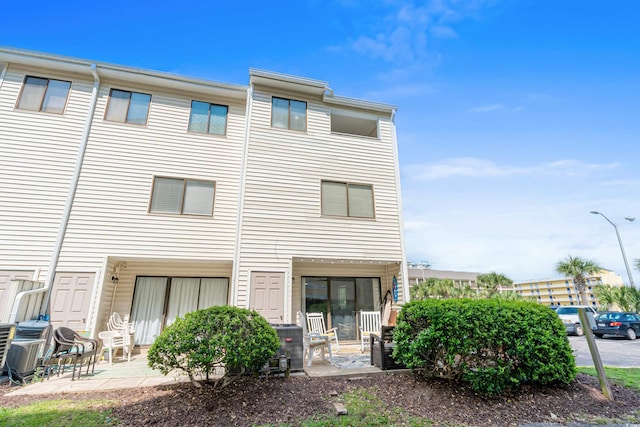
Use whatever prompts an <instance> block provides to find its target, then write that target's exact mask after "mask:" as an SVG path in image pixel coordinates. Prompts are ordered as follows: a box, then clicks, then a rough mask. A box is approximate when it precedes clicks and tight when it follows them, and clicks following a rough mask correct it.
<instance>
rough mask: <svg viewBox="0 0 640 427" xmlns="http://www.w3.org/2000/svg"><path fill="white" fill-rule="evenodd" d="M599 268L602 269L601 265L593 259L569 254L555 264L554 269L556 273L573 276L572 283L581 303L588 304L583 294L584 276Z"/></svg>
mask: <svg viewBox="0 0 640 427" xmlns="http://www.w3.org/2000/svg"><path fill="white" fill-rule="evenodd" d="M600 270H602V267H600V266H599V265H598V264H597V263H596V262H595V261H593V260H589V259H584V258H580V257H573V256H571V255H569V256H568V257H566V258H565V259H564V260H562V261H560V262H558V263H557V264H556V271H557V272H558V273H560V274H564V275H565V276H566V277H572V278H573V284H574V285H575V287H576V290H577V291H578V297H579V298H580V301H581V303H582V305H588V301H587V298H586V296H585V288H586V278H587V277H588V276H593V275H594V274H596V273H597V272H598V271H600Z"/></svg>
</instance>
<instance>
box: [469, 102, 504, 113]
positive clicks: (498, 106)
mask: <svg viewBox="0 0 640 427" xmlns="http://www.w3.org/2000/svg"><path fill="white" fill-rule="evenodd" d="M503 108H504V105H502V104H492V105H483V106H480V107H472V108H470V109H469V111H471V112H472V113H490V112H491V111H496V110H502V109H503Z"/></svg>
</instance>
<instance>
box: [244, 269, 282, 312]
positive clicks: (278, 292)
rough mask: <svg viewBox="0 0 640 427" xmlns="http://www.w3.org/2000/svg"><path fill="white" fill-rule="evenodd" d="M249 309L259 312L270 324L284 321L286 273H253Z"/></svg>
mask: <svg viewBox="0 0 640 427" xmlns="http://www.w3.org/2000/svg"><path fill="white" fill-rule="evenodd" d="M249 308H251V309H253V310H255V311H257V312H258V313H260V314H261V315H262V316H264V318H265V319H267V321H268V322H269V323H274V324H280V323H283V319H284V273H283V272H252V273H251V298H250V300H249Z"/></svg>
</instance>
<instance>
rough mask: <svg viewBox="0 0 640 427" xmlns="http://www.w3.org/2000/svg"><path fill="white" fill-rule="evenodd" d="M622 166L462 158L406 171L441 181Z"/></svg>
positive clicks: (411, 167) (577, 162) (581, 170)
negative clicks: (519, 163) (523, 163)
mask: <svg viewBox="0 0 640 427" xmlns="http://www.w3.org/2000/svg"><path fill="white" fill-rule="evenodd" d="M619 166H620V165H619V163H603V164H597V163H585V162H581V161H578V160H559V161H554V162H547V163H540V164H537V165H530V166H510V165H498V164H496V163H495V162H493V161H491V160H487V159H477V158H471V157H458V158H453V159H445V160H441V161H439V162H436V163H431V164H426V165H412V166H408V167H407V168H406V169H405V170H406V171H407V172H408V173H409V176H410V177H411V178H412V179H414V180H427V181H428V180H437V179H446V178H453V177H458V176H466V177H497V176H513V175H528V174H538V175H540V174H561V175H567V176H570V175H576V174H579V173H585V172H588V171H596V170H602V169H614V168H617V167H619Z"/></svg>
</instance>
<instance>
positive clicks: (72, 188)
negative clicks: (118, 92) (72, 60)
mask: <svg viewBox="0 0 640 427" xmlns="http://www.w3.org/2000/svg"><path fill="white" fill-rule="evenodd" d="M91 74H93V78H94V83H93V91H92V92H91V102H90V104H89V112H88V114H87V119H86V121H85V123H84V130H83V131H82V139H81V140H80V146H79V147H78V156H77V158H76V165H75V169H74V170H73V176H72V178H71V183H70V184H69V193H68V194H67V201H66V203H65V206H64V211H63V212H62V218H61V220H60V227H59V228H58V235H57V236H56V241H55V243H54V246H53V253H52V254H51V261H50V262H49V271H48V272H47V281H46V283H45V286H44V288H45V289H46V294H45V296H44V299H43V305H42V307H44V312H45V313H47V314H48V313H49V302H50V300H51V291H52V290H53V280H54V277H55V273H56V267H57V266H58V261H59V259H60V252H61V251H62V243H63V242H64V236H65V234H66V232H67V226H68V225H69V217H70V216H71V208H72V206H73V200H74V198H75V196H76V190H77V188H78V182H79V181H80V172H81V171H82V163H83V162H84V154H85V151H86V150H87V144H88V142H89V133H90V131H91V123H93V115H94V113H95V110H96V104H97V103H98V91H99V90H100V77H99V76H98V69H97V66H96V64H91ZM41 310H42V308H41Z"/></svg>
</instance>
